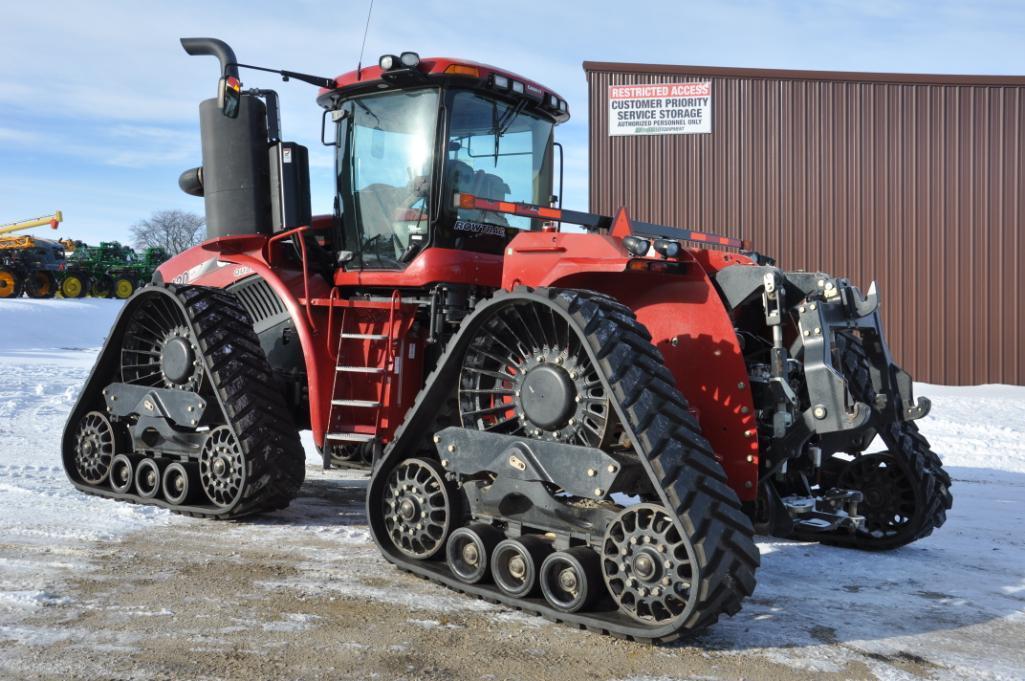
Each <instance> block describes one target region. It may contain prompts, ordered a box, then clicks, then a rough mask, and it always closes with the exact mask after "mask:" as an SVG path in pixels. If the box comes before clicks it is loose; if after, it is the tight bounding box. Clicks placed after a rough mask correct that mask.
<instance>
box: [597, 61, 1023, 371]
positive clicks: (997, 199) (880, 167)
mask: <svg viewBox="0 0 1025 681" xmlns="http://www.w3.org/2000/svg"><path fill="white" fill-rule="evenodd" d="M584 70H585V72H586V73H587V81H588V87H589V91H590V103H589V114H590V133H589V134H590V143H589V147H590V172H591V176H590V204H591V206H590V207H591V210H592V211H594V212H601V213H605V214H611V213H613V212H614V211H615V210H617V209H618V208H619V207H620V206H626V207H627V210H628V211H629V213H630V215H631V216H635V217H637V218H639V219H641V220H647V221H652V222H659V223H663V224H669V225H675V226H680V227H687V228H693V229H699V230H701V229H704V230H709V231H717V232H719V233H723V234H726V235H729V236H735V237H742V238H746V239H752V240H753V241H754V246H755V249H756V250H758V251H760V252H762V253H765V254H767V255H771V256H773V257H775V258H776V259H777V261H778V262H779V263H780V264H781V265H782V266H783V267H786V268H788V269H801V268H803V269H813V270H823V271H826V272H831V273H833V274H835V275H838V276H846V277H848V278H849V279H851V280H852V281H854V282H855V283H857V284H859V285H860V286H861V287H862V288H863V289H864V288H867V286H868V284H869V282H870V281H871V280H872V279H873V278H874V279H875V280H876V281H877V283H878V285H879V287H880V290H881V292H882V298H881V299H882V308H883V316H884V320H885V322H886V326H887V330H888V336H889V338H890V343H891V348H892V350H893V352H894V354H895V355H896V357H897V359H898V360H899V361H900V362H901V363H902V364H903V365H904V366H905V367H906V368H907V369H908V370H909V371H910V372H911V374H912V375H913V376H914V377H915V378H916V379H918V380H924V381H929V382H933V383H946V384H977V383H1016V384H1025V262H1023V261H1025V188H1023V185H1025V77H1017V76H1015V77H1010V76H936V75H903V74H882V73H836V72H825V71H822V72H815V71H778V70H761V69H734V68H708V67H691V66H664V65H648V64H620V63H599V62H584ZM682 83H692V84H693V83H710V84H711V87H710V93H709V97H710V101H709V102H704V100H703V99H700V98H690V99H678V100H668V99H667V100H664V101H663V102H661V104H663V105H666V103H676V104H680V105H681V106H682V105H692V106H694V107H698V106H704V105H706V104H707V106H708V108H706V109H700V108H692V109H690V111H691V112H692V115H694V116H697V117H698V118H699V119H700V117H701V116H704V117H705V118H706V120H697V119H696V120H694V121H692V122H691V123H692V125H690V128H689V129H687V128H684V129H680V128H679V127H678V128H676V129H671V128H667V129H666V131H667V132H672V133H690V134H661V133H656V134H648V133H649V132H650V130H649V129H643V128H640V127H637V128H631V127H630V126H633V125H635V124H634V123H632V122H628V123H623V122H622V121H620V120H619V119H621V118H622V117H623V116H627V117H629V116H637V117H645V116H648V117H650V116H651V114H646V113H637V114H620V113H619V110H620V109H615V111H616V113H615V114H612V115H611V118H612V120H611V121H610V106H623V105H622V104H621V101H622V98H629V97H631V96H634V95H637V96H639V97H640V96H644V95H651V96H654V95H655V93H660V94H664V93H666V92H667V90H666V89H665V88H662V89H659V90H654V89H653V90H650V91H648V90H642V89H638V88H630V89H622V88H618V89H616V90H612V87H613V86H620V85H646V84H661V85H666V84H682ZM672 92H677V93H681V97H682V96H686V95H691V94H694V93H697V94H701V89H700V88H699V87H697V86H694V87H691V88H689V89H686V88H683V87H682V86H681V87H680V88H679V89H674V90H673V91H672ZM610 93H612V94H614V95H615V96H614V97H611V99H610ZM613 102H615V104H613ZM641 104H642V105H643V102H642V103H641ZM638 106H641V105H638ZM709 108H710V111H709V110H708V109H709ZM639 110H643V109H639ZM682 110H683V111H687V109H682ZM695 123H696V125H694V124H695ZM610 125H611V126H612V127H611V128H610ZM636 125H642V124H641V123H637V124H636ZM667 125H668V123H667ZM617 126H619V127H618V128H617ZM705 128H707V129H708V132H704V131H703V130H704V129H705ZM610 133H612V134H610Z"/></svg>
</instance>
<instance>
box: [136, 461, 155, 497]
mask: <svg viewBox="0 0 1025 681" xmlns="http://www.w3.org/2000/svg"><path fill="white" fill-rule="evenodd" d="M135 491H136V493H138V495H139V496H140V497H142V498H143V499H153V498H155V497H156V496H157V494H159V493H160V465H159V464H158V463H157V462H156V460H155V459H151V458H149V457H146V458H144V459H142V460H141V461H139V463H137V464H136V465H135Z"/></svg>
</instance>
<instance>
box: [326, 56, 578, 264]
mask: <svg viewBox="0 0 1025 681" xmlns="http://www.w3.org/2000/svg"><path fill="white" fill-rule="evenodd" d="M335 84H336V86H337V87H336V88H334V89H322V90H321V94H320V96H319V98H318V102H319V103H320V104H321V106H323V107H324V108H325V109H326V111H325V116H327V115H328V114H330V116H331V118H332V120H333V121H334V122H335V125H336V131H335V132H336V137H335V141H336V146H337V157H336V170H337V181H338V185H337V188H338V194H337V201H336V211H337V213H338V215H339V217H340V222H339V224H340V229H341V234H340V241H341V249H342V250H344V251H345V252H346V253H351V259H350V260H349V261H348V262H347V263H346V264H345V267H346V269H386V270H387V269H391V270H396V269H403V268H405V266H406V265H407V264H408V263H409V262H410V261H411V260H413V259H414V258H415V257H416V256H417V254H419V253H421V252H422V251H424V250H425V249H427V248H429V247H438V248H448V249H457V250H461V251H473V252H479V253H492V254H500V253H502V251H503V249H504V247H505V245H506V244H507V243H508V242H509V241H510V240H511V239H512V238H513V237H514V236H515V235H516V234H517V233H518V232H520V231H523V230H540V229H541V228H542V220H541V219H539V218H534V217H520V216H514V215H508V214H503V213H498V212H491V211H486V210H481V209H479V208H466V207H461V206H460V205H458V204H457V202H456V201H455V197H456V196H457V195H460V194H469V195H473V196H476V197H479V198H483V199H488V200H492V201H506V202H520V203H529V204H535V205H550V204H551V203H552V202H554V201H556V200H557V198H556V196H555V195H553V178H554V168H555V160H554V148H555V141H554V134H553V130H554V127H555V125H557V124H558V123H561V122H563V121H565V120H567V119H568V118H569V111H568V107H567V105H566V102H565V100H563V99H562V98H560V97H559V96H558V95H556V94H555V93H553V92H551V91H550V90H547V89H545V88H543V87H542V86H540V85H538V84H537V83H534V82H532V81H529V80H526V79H524V78H522V77H520V76H517V75H515V74H512V73H509V72H506V71H501V70H498V69H496V68H494V67H490V66H486V65H483V64H477V63H472V62H461V61H460V62H456V61H452V60H449V59H440V58H435V59H424V60H420V58H419V57H418V56H417V55H416V54H414V53H412V52H406V53H403V54H402V56H401V57H394V56H391V55H386V56H384V57H382V58H381V61H380V64H379V65H378V66H376V67H372V68H367V69H362V70H360V71H353V72H350V73H346V74H343V75H342V76H339V77H338V78H337V79H336V81H335Z"/></svg>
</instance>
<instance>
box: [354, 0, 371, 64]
mask: <svg viewBox="0 0 1025 681" xmlns="http://www.w3.org/2000/svg"><path fill="white" fill-rule="evenodd" d="M373 13H374V0H370V9H369V10H367V25H366V26H364V27H363V44H362V45H360V48H359V61H358V62H357V63H356V80H361V79H362V78H363V50H365V49H366V47H367V31H369V30H370V16H371V15H372V14H373Z"/></svg>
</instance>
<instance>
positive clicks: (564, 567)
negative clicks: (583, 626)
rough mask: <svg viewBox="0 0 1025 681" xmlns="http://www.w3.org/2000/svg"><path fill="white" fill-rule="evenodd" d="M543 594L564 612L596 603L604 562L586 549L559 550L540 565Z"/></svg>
mask: <svg viewBox="0 0 1025 681" xmlns="http://www.w3.org/2000/svg"><path fill="white" fill-rule="evenodd" d="M540 581H541V592H542V593H543V594H544V596H545V599H546V600H547V601H548V603H549V604H550V605H551V606H552V607H553V608H555V609H556V610H560V611H562V612H577V611H579V610H583V609H584V608H586V607H587V606H589V605H590V604H591V603H594V601H595V599H597V597H598V595H599V594H600V593H601V591H602V588H601V563H600V561H599V560H598V554H596V553H595V552H594V551H592V550H591V549H589V548H588V547H586V546H576V547H574V548H572V549H568V550H566V551H556V552H555V553H553V554H551V555H549V556H548V557H547V558H545V560H544V562H543V563H542V564H541V574H540Z"/></svg>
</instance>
